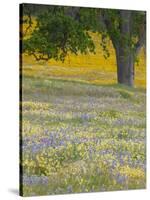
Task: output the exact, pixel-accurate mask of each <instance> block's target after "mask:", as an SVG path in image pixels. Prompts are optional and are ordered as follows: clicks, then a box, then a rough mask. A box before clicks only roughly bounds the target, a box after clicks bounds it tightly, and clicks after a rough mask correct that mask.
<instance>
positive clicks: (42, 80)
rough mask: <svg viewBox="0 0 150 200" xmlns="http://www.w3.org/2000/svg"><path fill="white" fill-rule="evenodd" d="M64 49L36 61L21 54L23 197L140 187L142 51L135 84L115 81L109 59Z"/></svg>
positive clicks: (142, 161) (143, 161) (142, 163)
mask: <svg viewBox="0 0 150 200" xmlns="http://www.w3.org/2000/svg"><path fill="white" fill-rule="evenodd" d="M92 36H93V38H94V40H95V43H96V46H97V51H96V55H93V54H89V55H79V56H74V55H69V56H68V57H67V59H66V61H65V62H64V63H61V62H56V61H54V60H50V61H49V62H40V63H37V62H35V60H34V59H33V58H32V57H30V56H28V55H23V66H22V75H23V76H22V89H23V90H22V97H23V101H22V102H21V103H22V150H23V157H22V158H23V160H22V162H21V165H22V167H23V194H24V196H33V195H49V194H64V193H77V192H98V191H110V190H127V189H139V188H145V184H146V154H145V149H146V141H145V129H146V110H145V104H146V103H145V101H146V98H145V97H146V92H145V57H144V53H143V51H141V54H140V62H139V65H138V66H136V76H135V77H136V80H135V83H136V87H135V88H130V87H125V86H121V85H118V84H116V61H115V54H114V49H113V47H112V44H111V43H110V41H108V43H109V49H110V51H111V56H110V58H109V59H108V60H105V59H104V57H103V55H102V54H103V52H102V50H101V48H100V47H99V45H98V44H99V36H98V35H97V34H93V35H92Z"/></svg>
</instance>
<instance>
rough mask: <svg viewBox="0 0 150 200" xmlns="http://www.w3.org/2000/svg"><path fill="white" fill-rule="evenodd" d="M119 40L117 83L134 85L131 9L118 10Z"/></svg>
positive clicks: (117, 46)
mask: <svg viewBox="0 0 150 200" xmlns="http://www.w3.org/2000/svg"><path fill="white" fill-rule="evenodd" d="M120 18H121V23H120V42H119V43H118V44H117V45H116V47H115V50H116V61H117V79H118V83H121V84H125V85H128V86H133V85H134V54H133V50H132V49H131V44H130V39H131V29H132V20H131V19H132V18H131V11H128V10H122V11H121V12H120Z"/></svg>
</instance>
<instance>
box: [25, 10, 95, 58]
mask: <svg viewBox="0 0 150 200" xmlns="http://www.w3.org/2000/svg"><path fill="white" fill-rule="evenodd" d="M94 48H95V46H94V43H93V41H92V38H91V37H90V35H89V33H88V32H87V31H85V30H84V27H82V26H81V24H80V23H79V22H77V21H76V20H75V19H73V18H72V17H71V16H67V15H65V13H64V12H63V10H60V9H59V11H56V10H55V12H54V11H51V12H45V13H43V14H41V15H39V16H38V18H37V27H36V29H35V30H34V31H33V33H32V35H31V37H30V38H28V39H25V40H24V42H23V50H24V51H25V52H27V53H28V54H30V55H34V56H35V58H36V59H37V60H40V59H41V60H42V59H43V60H48V59H50V58H54V59H55V60H61V61H64V59H65V57H66V56H67V53H68V52H71V53H74V54H78V53H79V52H80V53H82V54H83V53H84V54H86V53H87V52H94Z"/></svg>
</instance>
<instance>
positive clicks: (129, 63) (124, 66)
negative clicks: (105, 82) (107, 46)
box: [116, 46, 134, 86]
mask: <svg viewBox="0 0 150 200" xmlns="http://www.w3.org/2000/svg"><path fill="white" fill-rule="evenodd" d="M116 61H117V80H118V83H120V84H125V85H128V86H133V85H134V56H133V53H132V52H130V53H129V52H128V54H127V53H126V52H125V48H124V47H123V46H121V47H118V49H117V50H116Z"/></svg>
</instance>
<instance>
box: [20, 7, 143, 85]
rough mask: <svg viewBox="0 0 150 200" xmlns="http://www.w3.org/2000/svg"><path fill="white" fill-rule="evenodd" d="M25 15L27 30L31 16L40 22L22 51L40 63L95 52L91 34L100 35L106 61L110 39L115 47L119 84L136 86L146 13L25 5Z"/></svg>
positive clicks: (26, 39) (30, 22) (24, 41)
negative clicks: (71, 54)
mask: <svg viewBox="0 0 150 200" xmlns="http://www.w3.org/2000/svg"><path fill="white" fill-rule="evenodd" d="M23 15H24V16H27V19H26V20H25V21H23V23H26V24H28V26H27V29H28V28H30V27H31V26H32V18H31V15H33V16H35V17H36V21H37V23H36V27H35V28H34V30H33V32H32V34H31V35H30V37H28V38H26V37H24V39H23V43H22V44H23V48H22V52H26V53H28V54H29V55H33V56H34V57H35V59H36V60H37V61H39V60H46V61H47V60H49V59H51V58H54V59H55V60H61V61H62V62H63V61H64V60H65V57H66V56H67V54H68V53H69V52H71V53H73V54H76V55H77V54H78V53H82V54H87V53H88V52H91V53H95V45H94V42H93V40H92V37H91V36H90V34H89V33H90V32H99V33H100V34H101V36H102V37H101V39H100V42H99V43H100V45H101V46H102V48H103V50H104V56H105V57H106V58H107V57H109V49H108V48H107V42H106V41H107V39H108V38H109V39H110V40H111V41H112V44H113V46H114V48H115V51H116V61H117V74H118V82H119V83H123V84H127V85H131V86H132V85H133V80H134V62H135V60H136V58H137V55H138V53H139V51H140V49H141V47H142V46H144V45H145V39H146V13H145V12H144V11H130V10H113V9H100V8H80V7H66V6H41V7H40V5H34V4H24V5H23ZM129 79H130V80H129Z"/></svg>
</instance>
